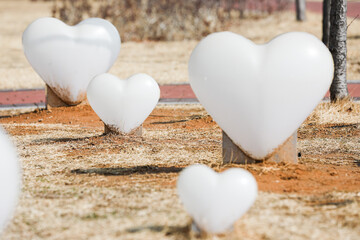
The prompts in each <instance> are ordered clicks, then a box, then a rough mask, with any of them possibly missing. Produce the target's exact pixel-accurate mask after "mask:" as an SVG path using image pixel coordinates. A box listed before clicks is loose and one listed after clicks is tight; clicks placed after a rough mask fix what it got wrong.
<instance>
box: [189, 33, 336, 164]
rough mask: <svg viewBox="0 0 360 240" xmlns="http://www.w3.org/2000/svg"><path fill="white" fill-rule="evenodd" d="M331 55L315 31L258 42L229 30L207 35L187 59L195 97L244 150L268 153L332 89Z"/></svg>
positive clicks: (260, 154)
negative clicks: (264, 42) (265, 42)
mask: <svg viewBox="0 0 360 240" xmlns="http://www.w3.org/2000/svg"><path fill="white" fill-rule="evenodd" d="M333 71H334V66H333V59H332V56H331V53H330V52H329V50H328V49H327V48H326V46H325V45H324V44H323V43H322V42H321V41H320V40H318V39H317V38H316V37H314V36H313V35H310V34H307V33H302V32H292V33H286V34H282V35H280V36H278V37H276V38H274V39H273V40H271V41H270V42H269V43H267V44H264V45H257V44H255V43H253V42H252V41H250V40H248V39H246V38H244V37H242V36H240V35H238V34H234V33H231V32H220V33H214V34H211V35H209V36H208V37H206V38H205V39H203V40H202V41H201V42H200V43H199V44H198V45H197V46H196V48H195V49H194V51H193V52H192V54H191V57H190V60H189V78H190V84H191V87H192V89H193V90H194V92H195V94H196V96H197V98H198V99H199V101H200V102H201V104H202V105H203V106H204V107H205V109H206V110H207V111H208V112H209V114H210V115H211V116H212V117H213V118H214V120H215V121H216V122H217V123H218V124H219V126H220V127H221V128H222V129H223V130H224V131H225V132H226V133H227V135H228V136H229V137H230V138H231V139H232V140H233V142H234V143H235V144H236V145H238V146H239V147H240V148H241V149H242V150H243V151H244V152H245V153H247V154H248V155H249V156H251V157H253V158H255V159H264V158H266V157H268V156H269V155H270V154H271V153H272V152H273V151H274V150H275V149H276V148H277V147H278V146H280V145H281V144H282V143H284V142H285V141H286V139H287V138H289V137H290V136H291V135H292V134H293V133H294V131H296V129H297V128H298V127H299V126H300V125H301V123H302V122H303V121H304V120H305V119H306V117H307V116H308V115H309V114H310V113H311V111H312V110H313V109H314V108H315V107H316V105H317V104H318V103H319V101H320V100H321V99H322V98H323V97H324V95H325V93H326V91H327V90H328V89H329V86H330V84H331V81H332V78H333Z"/></svg>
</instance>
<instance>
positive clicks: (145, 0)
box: [34, 0, 290, 41]
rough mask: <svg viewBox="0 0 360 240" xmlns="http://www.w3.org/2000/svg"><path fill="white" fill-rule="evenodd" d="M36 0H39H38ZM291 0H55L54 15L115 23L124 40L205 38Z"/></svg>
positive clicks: (69, 19)
mask: <svg viewBox="0 0 360 240" xmlns="http://www.w3.org/2000/svg"><path fill="white" fill-rule="evenodd" d="M34 1H35V0H34ZM289 3H290V0H53V9H52V13H53V16H54V17H56V18H59V19H61V20H62V21H64V22H66V23H67V24H70V25H74V24H77V23H78V22H80V21H81V20H83V19H85V18H88V17H100V18H104V19H107V20H109V21H110V22H112V23H113V24H114V25H115V26H116V27H117V29H118V30H119V32H120V35H121V38H122V41H141V40H162V41H172V40H184V39H201V38H202V37H204V36H206V35H208V34H209V33H212V32H216V31H221V30H224V29H226V27H227V26H228V25H229V24H230V23H231V21H235V20H238V19H241V18H249V17H255V18H258V17H262V16H266V15H268V14H271V13H273V12H276V11H281V10H284V9H286V8H287V7H288V5H289Z"/></svg>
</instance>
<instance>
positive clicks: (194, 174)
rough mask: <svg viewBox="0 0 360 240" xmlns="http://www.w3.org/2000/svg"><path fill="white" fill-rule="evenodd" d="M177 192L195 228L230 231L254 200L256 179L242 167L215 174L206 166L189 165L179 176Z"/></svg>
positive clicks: (206, 230) (210, 231)
mask: <svg viewBox="0 0 360 240" xmlns="http://www.w3.org/2000/svg"><path fill="white" fill-rule="evenodd" d="M177 189H178V194H179V197H180V200H181V201H182V203H183V204H184V206H185V209H186V210H187V212H188V213H189V214H190V215H191V216H192V217H193V219H194V221H195V223H196V225H197V226H198V227H199V228H200V229H201V230H202V231H205V232H208V233H222V232H225V231H227V230H229V229H230V228H231V227H232V225H233V224H234V222H235V221H236V220H238V219H239V218H240V217H241V216H242V215H243V214H244V213H245V212H246V211H247V210H249V208H250V207H251V206H252V205H253V203H254V201H255V199H256V197H257V184H256V180H255V178H254V177H253V175H252V174H251V173H250V172H248V171H246V170H244V169H241V168H231V169H229V170H226V171H225V172H222V173H220V174H218V173H216V172H214V171H213V170H212V169H211V168H209V167H207V166H204V165H192V166H190V167H187V168H186V169H185V170H183V171H182V172H181V173H180V176H179V179H178V182H177Z"/></svg>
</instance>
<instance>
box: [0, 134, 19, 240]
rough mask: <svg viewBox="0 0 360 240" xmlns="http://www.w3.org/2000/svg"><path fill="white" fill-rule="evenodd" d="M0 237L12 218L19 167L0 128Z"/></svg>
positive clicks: (17, 186) (12, 150)
mask: <svg viewBox="0 0 360 240" xmlns="http://www.w3.org/2000/svg"><path fill="white" fill-rule="evenodd" d="M0 154H1V157H0V235H1V232H2V230H3V229H4V228H5V225H6V224H7V222H8V221H9V220H10V218H11V217H12V214H13V211H14V209H15V206H16V204H17V202H18V200H17V199H18V195H19V192H20V181H21V175H20V166H19V162H18V159H17V154H16V151H15V148H14V146H13V145H12V143H11V141H10V139H9V138H8V137H7V136H6V134H5V132H4V131H3V130H2V128H1V127H0Z"/></svg>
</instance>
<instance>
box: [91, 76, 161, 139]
mask: <svg viewBox="0 0 360 240" xmlns="http://www.w3.org/2000/svg"><path fill="white" fill-rule="evenodd" d="M87 98H88V101H89V103H90V106H91V107H92V108H93V109H94V111H95V112H96V114H97V115H98V116H99V117H100V119H101V120H102V121H103V122H104V123H105V124H106V125H107V126H109V127H111V128H115V129H117V130H118V131H120V132H123V133H130V132H131V131H132V130H134V129H136V128H137V127H139V126H140V125H141V124H142V123H143V122H144V121H145V119H146V118H147V117H148V116H149V115H150V113H151V112H152V110H153V109H154V108H155V106H156V104H157V103H158V101H159V98H160V88H159V85H158V84H157V83H156V81H155V80H154V79H153V78H152V77H150V76H149V75H146V74H143V73H139V74H135V75H132V76H131V77H129V78H128V79H126V80H121V79H119V78H117V77H116V76H114V75H111V74H109V73H104V74H100V75H98V76H96V77H95V78H94V79H93V80H91V82H90V84H89V86H88V89H87Z"/></svg>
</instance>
